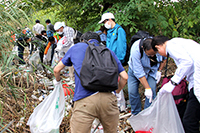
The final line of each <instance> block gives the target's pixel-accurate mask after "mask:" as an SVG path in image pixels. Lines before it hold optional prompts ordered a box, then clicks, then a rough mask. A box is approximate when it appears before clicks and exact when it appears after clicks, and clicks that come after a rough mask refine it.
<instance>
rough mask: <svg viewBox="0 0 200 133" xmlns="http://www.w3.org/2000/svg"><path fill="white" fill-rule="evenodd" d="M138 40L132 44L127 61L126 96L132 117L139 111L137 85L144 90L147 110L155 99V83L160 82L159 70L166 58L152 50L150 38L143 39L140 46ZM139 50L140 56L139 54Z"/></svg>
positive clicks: (139, 102)
mask: <svg viewBox="0 0 200 133" xmlns="http://www.w3.org/2000/svg"><path fill="white" fill-rule="evenodd" d="M140 40H141V39H139V40H137V41H136V42H134V43H133V45H132V47H131V53H130V58H129V61H128V64H129V70H128V76H129V78H128V94H129V101H130V104H131V113H132V114H133V115H136V114H138V113H139V112H140V111H141V100H140V94H139V89H138V88H139V83H141V84H142V85H143V87H144V88H145V92H144V95H145V96H146V100H145V104H144V108H147V107H149V106H150V104H151V102H152V100H153V99H154V98H155V97H156V83H158V82H159V81H160V78H161V70H162V69H163V67H164V64H165V62H166V57H164V56H161V55H160V54H158V53H156V52H155V51H154V50H153V49H152V47H151V42H152V39H151V38H147V39H145V40H144V41H143V45H142V46H141V45H140ZM141 48H142V52H143V53H142V54H141V52H140V49H141Z"/></svg>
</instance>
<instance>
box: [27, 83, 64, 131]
mask: <svg viewBox="0 0 200 133" xmlns="http://www.w3.org/2000/svg"><path fill="white" fill-rule="evenodd" d="M64 113H65V97H64V92H63V88H62V85H61V83H60V84H59V85H57V86H55V89H54V90H53V91H52V92H51V94H49V96H48V97H46V98H45V99H44V101H43V102H41V103H40V104H39V105H38V106H37V107H36V108H35V109H34V111H33V113H32V114H31V116H30V117H29V120H28V122H27V125H29V126H30V130H31V133H49V132H51V133H53V132H59V131H58V129H59V126H60V124H61V122H62V120H63V117H64Z"/></svg>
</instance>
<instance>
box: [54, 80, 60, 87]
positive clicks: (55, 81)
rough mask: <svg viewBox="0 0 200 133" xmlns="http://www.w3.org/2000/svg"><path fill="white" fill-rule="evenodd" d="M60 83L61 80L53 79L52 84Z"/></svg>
mask: <svg viewBox="0 0 200 133" xmlns="http://www.w3.org/2000/svg"><path fill="white" fill-rule="evenodd" d="M59 84H61V80H60V81H57V80H56V79H54V80H53V85H54V86H56V85H59Z"/></svg>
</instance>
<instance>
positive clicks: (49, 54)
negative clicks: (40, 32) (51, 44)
mask: <svg viewBox="0 0 200 133" xmlns="http://www.w3.org/2000/svg"><path fill="white" fill-rule="evenodd" d="M51 51H52V49H51V48H49V50H48V52H47V54H46V57H47V58H46V61H44V62H50V60H51Z"/></svg>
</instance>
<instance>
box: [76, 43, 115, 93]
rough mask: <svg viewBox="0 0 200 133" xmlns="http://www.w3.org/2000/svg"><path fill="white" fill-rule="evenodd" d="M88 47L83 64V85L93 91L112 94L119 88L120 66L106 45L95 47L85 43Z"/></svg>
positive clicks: (81, 76) (81, 72) (81, 75)
mask: <svg viewBox="0 0 200 133" xmlns="http://www.w3.org/2000/svg"><path fill="white" fill-rule="evenodd" d="M85 42H86V43H87V44H88V47H87V49H86V52H85V58H84V60H83V63H82V68H81V71H80V76H79V75H78V73H77V72H76V71H75V73H76V74H77V76H78V77H79V79H80V80H81V85H82V86H83V87H84V88H85V89H88V90H91V91H100V92H111V91H114V90H116V89H117V88H118V65H117V62H116V60H115V58H114V57H113V56H112V54H111V52H110V50H109V49H108V48H106V47H105V46H104V45H99V46H95V45H94V44H91V43H89V42H88V41H85Z"/></svg>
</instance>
